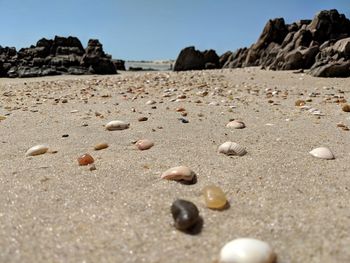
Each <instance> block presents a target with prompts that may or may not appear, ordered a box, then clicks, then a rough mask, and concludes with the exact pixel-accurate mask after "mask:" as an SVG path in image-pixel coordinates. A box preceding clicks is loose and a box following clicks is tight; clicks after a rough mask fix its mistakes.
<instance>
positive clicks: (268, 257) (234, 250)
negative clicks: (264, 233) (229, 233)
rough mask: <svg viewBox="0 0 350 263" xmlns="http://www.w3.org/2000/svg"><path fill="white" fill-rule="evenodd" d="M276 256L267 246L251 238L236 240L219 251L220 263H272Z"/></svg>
mask: <svg viewBox="0 0 350 263" xmlns="http://www.w3.org/2000/svg"><path fill="white" fill-rule="evenodd" d="M276 258H277V257H276V254H275V252H274V251H273V250H272V248H271V247H270V245H269V244H267V243H266V242H263V241H261V240H258V239H253V238H238V239H235V240H232V241H230V242H228V243H227V244H226V245H225V246H224V247H223V248H222V249H221V251H220V261H219V262H220V263H274V262H276Z"/></svg>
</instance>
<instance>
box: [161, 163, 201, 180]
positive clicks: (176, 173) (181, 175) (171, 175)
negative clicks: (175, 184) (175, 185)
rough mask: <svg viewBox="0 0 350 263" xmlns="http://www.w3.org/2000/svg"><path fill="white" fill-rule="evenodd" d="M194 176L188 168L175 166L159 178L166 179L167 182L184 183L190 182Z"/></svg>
mask: <svg viewBox="0 0 350 263" xmlns="http://www.w3.org/2000/svg"><path fill="white" fill-rule="evenodd" d="M194 176H195V173H194V172H193V171H192V170H191V169H190V168H188V167H187V166H176V167H173V168H170V169H168V170H166V171H165V172H164V173H163V174H162V176H161V178H162V179H167V180H175V181H180V180H185V181H192V180H193V178H194Z"/></svg>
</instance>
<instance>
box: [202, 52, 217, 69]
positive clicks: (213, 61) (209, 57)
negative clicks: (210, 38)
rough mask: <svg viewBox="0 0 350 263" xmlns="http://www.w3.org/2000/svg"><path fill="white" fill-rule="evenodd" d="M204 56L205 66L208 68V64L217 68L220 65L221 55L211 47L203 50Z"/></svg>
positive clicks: (212, 67)
mask: <svg viewBox="0 0 350 263" xmlns="http://www.w3.org/2000/svg"><path fill="white" fill-rule="evenodd" d="M203 56H204V63H205V64H204V67H205V68H207V64H208V65H209V68H210V69H215V68H219V67H220V62H219V56H218V55H217V54H216V52H215V50H213V49H209V50H205V51H204V52H203Z"/></svg>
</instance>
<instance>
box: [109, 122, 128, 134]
mask: <svg viewBox="0 0 350 263" xmlns="http://www.w3.org/2000/svg"><path fill="white" fill-rule="evenodd" d="M129 126H130V124H129V123H127V122H124V121H119V120H117V121H110V122H108V123H107V124H106V129H107V130H109V131H116V130H125V129H127V128H129Z"/></svg>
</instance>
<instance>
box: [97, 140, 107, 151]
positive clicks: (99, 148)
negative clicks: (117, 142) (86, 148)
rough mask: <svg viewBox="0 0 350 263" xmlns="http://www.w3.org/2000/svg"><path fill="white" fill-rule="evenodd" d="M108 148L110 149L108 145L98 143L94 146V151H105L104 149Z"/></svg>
mask: <svg viewBox="0 0 350 263" xmlns="http://www.w3.org/2000/svg"><path fill="white" fill-rule="evenodd" d="M106 148H108V143H105V142H103V143H98V144H96V145H95V146H94V150H95V151H99V150H103V149H106Z"/></svg>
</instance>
